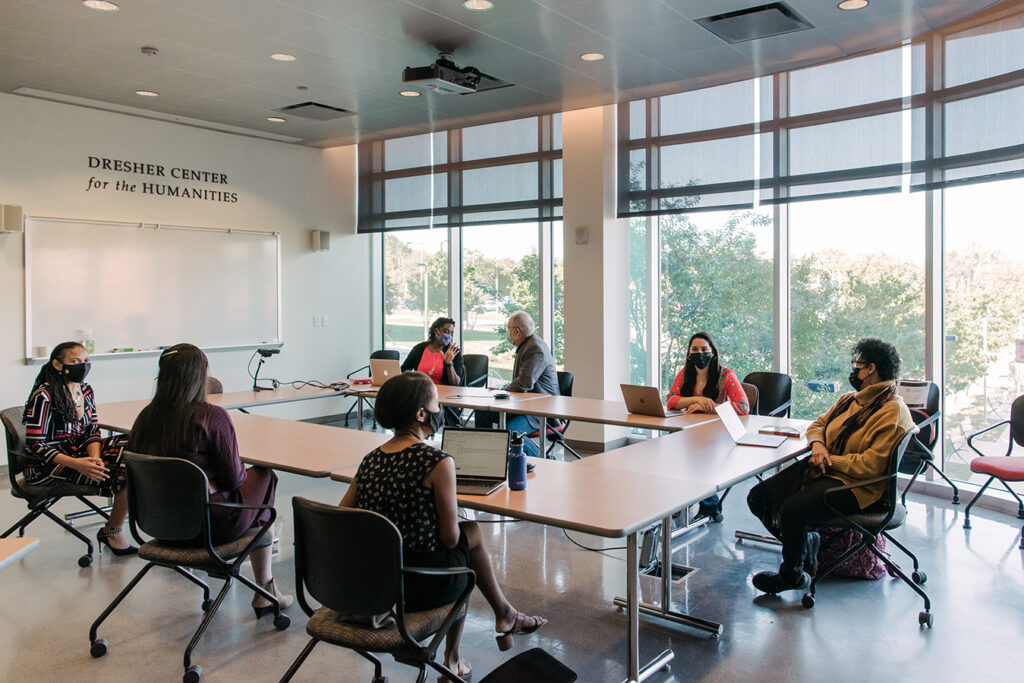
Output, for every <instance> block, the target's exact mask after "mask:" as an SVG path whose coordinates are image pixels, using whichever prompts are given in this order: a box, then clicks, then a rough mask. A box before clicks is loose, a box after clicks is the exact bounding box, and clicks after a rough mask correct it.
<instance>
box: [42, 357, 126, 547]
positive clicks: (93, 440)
mask: <svg viewBox="0 0 1024 683" xmlns="http://www.w3.org/2000/svg"><path fill="white" fill-rule="evenodd" d="M90 367H91V364H90V363H89V354H88V353H86V350H85V347H84V346H82V345H81V344H79V343H78V342H64V343H62V344H58V345H57V346H56V348H54V349H53V352H52V353H51V354H50V360H49V361H48V362H47V363H46V364H45V365H44V366H43V367H42V369H41V370H40V371H39V374H38V375H37V376H36V381H35V384H33V386H32V393H31V394H30V395H29V397H28V401H26V402H25V417H24V422H25V437H26V439H25V441H26V448H27V450H28V454H29V455H30V456H32V458H33V460H34V462H32V463H31V464H30V465H29V466H28V467H27V468H26V469H25V480H26V481H27V482H28V483H30V484H36V485H39V486H56V485H62V484H71V485H75V486H91V487H95V489H96V495H98V496H113V497H114V505H113V508H112V510H111V511H110V519H109V520H107V523H106V525H104V527H103V528H102V529H100V531H99V533H97V534H96V538H97V540H98V541H99V542H100V544H101V545H100V550H101V551H102V548H103V546H104V545H105V546H107V547H108V548H110V549H111V550H112V551H113V553H114V554H115V555H131V554H133V553H136V552H138V549H137V548H134V547H132V546H131V545H129V544H128V541H127V540H126V539H125V537H124V535H123V534H122V533H121V527H122V526H124V520H125V518H126V517H127V516H128V497H127V495H126V492H125V490H124V464H123V463H122V462H121V452H122V451H123V450H124V438H123V437H115V438H112V439H102V438H100V427H99V424H98V423H97V420H96V398H95V396H94V395H93V391H92V387H90V386H89V385H88V384H86V382H85V378H86V375H88V374H89V368H90Z"/></svg>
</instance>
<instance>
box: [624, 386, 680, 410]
mask: <svg viewBox="0 0 1024 683" xmlns="http://www.w3.org/2000/svg"><path fill="white" fill-rule="evenodd" d="M619 388H620V389H622V400H623V401H625V402H626V410H628V411H629V412H631V413H636V414H637V415H650V416H652V417H674V416H676V415H685V414H686V411H685V410H665V406H664V405H662V403H661V393H660V392H659V391H658V387H647V386H644V385H642V384H620V385H619Z"/></svg>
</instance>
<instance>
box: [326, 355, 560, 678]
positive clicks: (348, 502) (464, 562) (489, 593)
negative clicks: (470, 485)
mask: <svg viewBox="0 0 1024 683" xmlns="http://www.w3.org/2000/svg"><path fill="white" fill-rule="evenodd" d="M374 415H375V416H376V418H377V422H379V423H380V425H381V426H382V427H384V428H386V429H393V430H394V431H395V435H394V437H393V438H392V439H391V440H390V441H388V442H386V443H384V444H383V445H382V446H380V447H379V448H377V449H375V450H374V451H373V452H371V453H370V454H369V455H367V456H366V457H365V458H363V462H362V464H360V465H359V470H358V471H357V472H356V477H355V479H353V481H352V483H351V485H349V488H348V491H346V492H345V497H344V498H342V500H341V503H340V505H341V507H354V508H360V509H363V510H372V511H373V512H377V513H379V514H382V515H384V516H385V517H387V518H388V519H389V520H391V521H392V522H393V523H394V524H395V526H397V527H398V530H399V531H400V532H401V533H402V546H403V547H402V555H403V558H404V561H405V564H406V565H408V566H411V567H466V566H468V567H469V568H470V569H472V570H473V571H474V572H476V585H477V587H478V588H479V589H480V592H481V593H483V595H484V598H486V599H487V602H488V604H490V606H491V609H492V610H493V611H494V630H495V635H496V638H497V641H498V647H500V648H501V649H502V650H507V649H509V648H510V647H512V636H513V635H515V634H518V633H533V632H534V631H536V630H537V629H538V628H540V627H541V626H543V625H544V624H545V623H547V622H546V620H545V619H544V618H543V617H531V616H527V615H525V614H523V613H522V612H519V611H518V610H516V608H515V607H513V606H512V604H511V603H510V602H509V601H508V600H507V599H506V598H505V595H504V593H502V591H501V587H500V586H499V585H498V580H497V577H496V576H495V574H494V569H493V568H492V567H491V560H490V558H489V557H488V555H487V549H486V548H484V545H483V541H482V538H481V534H480V528H479V527H478V526H477V524H476V522H468V521H467V522H459V520H458V516H457V514H456V508H457V503H456V499H455V465H454V462H453V461H452V457H451V456H450V455H448V454H447V453H445V452H444V451H441V450H438V449H436V448H433V447H432V446H429V445H427V444H426V443H424V442H423V441H424V439H425V438H427V437H428V436H429V435H430V434H433V433H434V432H435V431H437V430H438V429H440V422H441V419H442V418H441V407H440V405H439V404H438V400H437V388H436V387H435V386H434V383H433V382H432V381H431V380H430V378H429V377H427V376H426V375H424V374H423V373H420V372H406V373H403V374H401V375H398V376H397V377H392V378H391V379H389V380H388V381H387V382H385V383H384V386H382V387H381V388H380V392H379V393H378V394H377V403H376V406H375V408H374ZM466 580H467V579H466V577H465V575H461V576H458V577H455V578H449V577H413V576H409V577H406V579H405V607H406V609H408V610H410V611H419V610H426V609H433V608H436V607H440V606H442V605H446V604H448V603H450V602H454V600H455V599H456V598H457V597H458V596H459V594H460V593H461V592H462V590H463V589H464V588H465V586H466V584H465V582H466ZM463 625H464V620H460V621H459V622H458V623H456V624H455V625H454V626H453V627H452V628H451V630H450V631H449V632H448V638H447V640H446V642H445V662H444V663H445V666H447V667H448V668H449V669H451V670H452V671H453V672H457V673H458V675H459V676H460V677H463V678H465V677H466V676H468V675H469V674H470V672H471V667H470V665H469V662H467V661H466V660H464V659H461V658H460V657H459V640H460V639H461V637H462V627H463Z"/></svg>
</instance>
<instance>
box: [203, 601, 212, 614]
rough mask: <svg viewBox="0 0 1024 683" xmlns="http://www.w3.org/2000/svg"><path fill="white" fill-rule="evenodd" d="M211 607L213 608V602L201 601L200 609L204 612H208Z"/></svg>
mask: <svg viewBox="0 0 1024 683" xmlns="http://www.w3.org/2000/svg"><path fill="white" fill-rule="evenodd" d="M211 607H213V600H203V604H202V608H203V611H204V612H209V611H210V608H211Z"/></svg>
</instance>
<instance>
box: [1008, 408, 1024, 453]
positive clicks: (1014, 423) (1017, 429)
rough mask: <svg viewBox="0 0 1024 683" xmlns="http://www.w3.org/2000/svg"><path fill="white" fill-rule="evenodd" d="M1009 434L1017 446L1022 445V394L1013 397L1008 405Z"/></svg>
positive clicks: (1023, 443)
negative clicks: (1011, 402)
mask: <svg viewBox="0 0 1024 683" xmlns="http://www.w3.org/2000/svg"><path fill="white" fill-rule="evenodd" d="M1010 435H1011V436H1012V437H1013V440H1014V442H1015V443H1016V444H1017V445H1018V446H1024V396H1018V397H1017V398H1015V399H1013V404H1011V406H1010Z"/></svg>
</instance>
